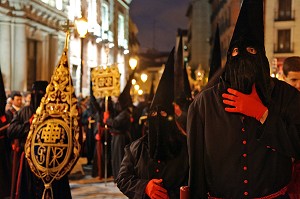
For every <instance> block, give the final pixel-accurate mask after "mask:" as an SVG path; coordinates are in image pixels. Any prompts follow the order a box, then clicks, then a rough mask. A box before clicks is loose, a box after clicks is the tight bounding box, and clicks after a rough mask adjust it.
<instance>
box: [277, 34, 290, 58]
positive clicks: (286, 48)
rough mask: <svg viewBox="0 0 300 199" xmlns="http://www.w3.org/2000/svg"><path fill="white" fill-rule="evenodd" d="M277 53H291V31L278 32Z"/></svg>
mask: <svg viewBox="0 0 300 199" xmlns="http://www.w3.org/2000/svg"><path fill="white" fill-rule="evenodd" d="M277 51H278V52H279V53H284V52H291V30H290V29H287V30H278V46H277Z"/></svg>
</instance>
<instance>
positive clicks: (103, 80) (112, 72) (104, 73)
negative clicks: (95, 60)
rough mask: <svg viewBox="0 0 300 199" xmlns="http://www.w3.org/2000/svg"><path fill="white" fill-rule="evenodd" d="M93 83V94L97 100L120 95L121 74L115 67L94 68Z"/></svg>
mask: <svg viewBox="0 0 300 199" xmlns="http://www.w3.org/2000/svg"><path fill="white" fill-rule="evenodd" d="M92 82H93V88H92V89H93V93H94V96H95V98H97V99H98V98H103V97H107V96H119V94H120V73H119V70H118V67H117V66H115V65H112V66H108V67H106V68H104V67H100V66H98V67H96V68H93V69H92Z"/></svg>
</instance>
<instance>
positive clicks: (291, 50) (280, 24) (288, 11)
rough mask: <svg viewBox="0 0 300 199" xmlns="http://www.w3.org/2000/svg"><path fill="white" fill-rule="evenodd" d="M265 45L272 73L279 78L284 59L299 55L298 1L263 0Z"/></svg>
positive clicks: (299, 4) (299, 23) (299, 10)
mask: <svg viewBox="0 0 300 199" xmlns="http://www.w3.org/2000/svg"><path fill="white" fill-rule="evenodd" d="M265 47H266V54H267V57H268V58H269V62H270V66H271V73H272V75H273V76H276V77H278V78H281V76H282V64H283V61H284V59H285V58H287V57H289V56H299V55H300V1H298V0H265Z"/></svg>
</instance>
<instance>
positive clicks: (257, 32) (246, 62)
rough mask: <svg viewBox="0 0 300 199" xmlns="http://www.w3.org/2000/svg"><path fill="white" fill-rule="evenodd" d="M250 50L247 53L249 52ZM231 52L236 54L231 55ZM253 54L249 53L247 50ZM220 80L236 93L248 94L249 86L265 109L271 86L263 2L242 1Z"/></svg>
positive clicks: (268, 100) (258, 0)
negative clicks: (266, 52) (255, 92)
mask: <svg viewBox="0 0 300 199" xmlns="http://www.w3.org/2000/svg"><path fill="white" fill-rule="evenodd" d="M249 47H250V49H248V48H249ZM234 48H237V49H238V54H237V55H233V54H232V51H233V49H234ZM251 48H252V50H253V51H252V52H254V53H252V52H249V50H250V51H251ZM223 79H224V80H225V81H226V82H227V83H228V84H229V86H230V87H231V88H233V89H235V90H238V91H240V92H243V93H245V94H250V93H251V90H252V85H253V84H255V87H256V91H257V93H258V95H259V97H260V99H261V100H262V102H263V103H264V104H265V105H267V104H268V103H269V102H270V98H271V91H272V84H271V81H272V80H271V78H270V66H269V62H268V58H267V57H266V54H265V46H264V1H263V0H244V1H243V3H242V7H241V10H240V13H239V17H238V19H237V22H236V26H235V29H234V32H233V36H232V39H231V41H230V46H229V49H228V52H227V62H226V65H225V68H224V73H223Z"/></svg>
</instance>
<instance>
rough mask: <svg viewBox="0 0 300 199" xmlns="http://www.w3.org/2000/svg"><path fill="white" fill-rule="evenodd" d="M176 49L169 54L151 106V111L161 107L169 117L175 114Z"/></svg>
mask: <svg viewBox="0 0 300 199" xmlns="http://www.w3.org/2000/svg"><path fill="white" fill-rule="evenodd" d="M174 49H175V48H173V49H172V51H171V53H170V54H169V57H168V61H167V63H166V65H165V69H164V72H163V74H162V76H161V78H160V81H159V84H158V86H157V89H156V92H155V95H154V98H153V100H152V103H151V106H150V110H151V109H153V108H154V107H156V106H161V107H163V108H164V109H165V111H166V112H167V113H168V114H169V115H173V114H174V108H173V101H174Z"/></svg>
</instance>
